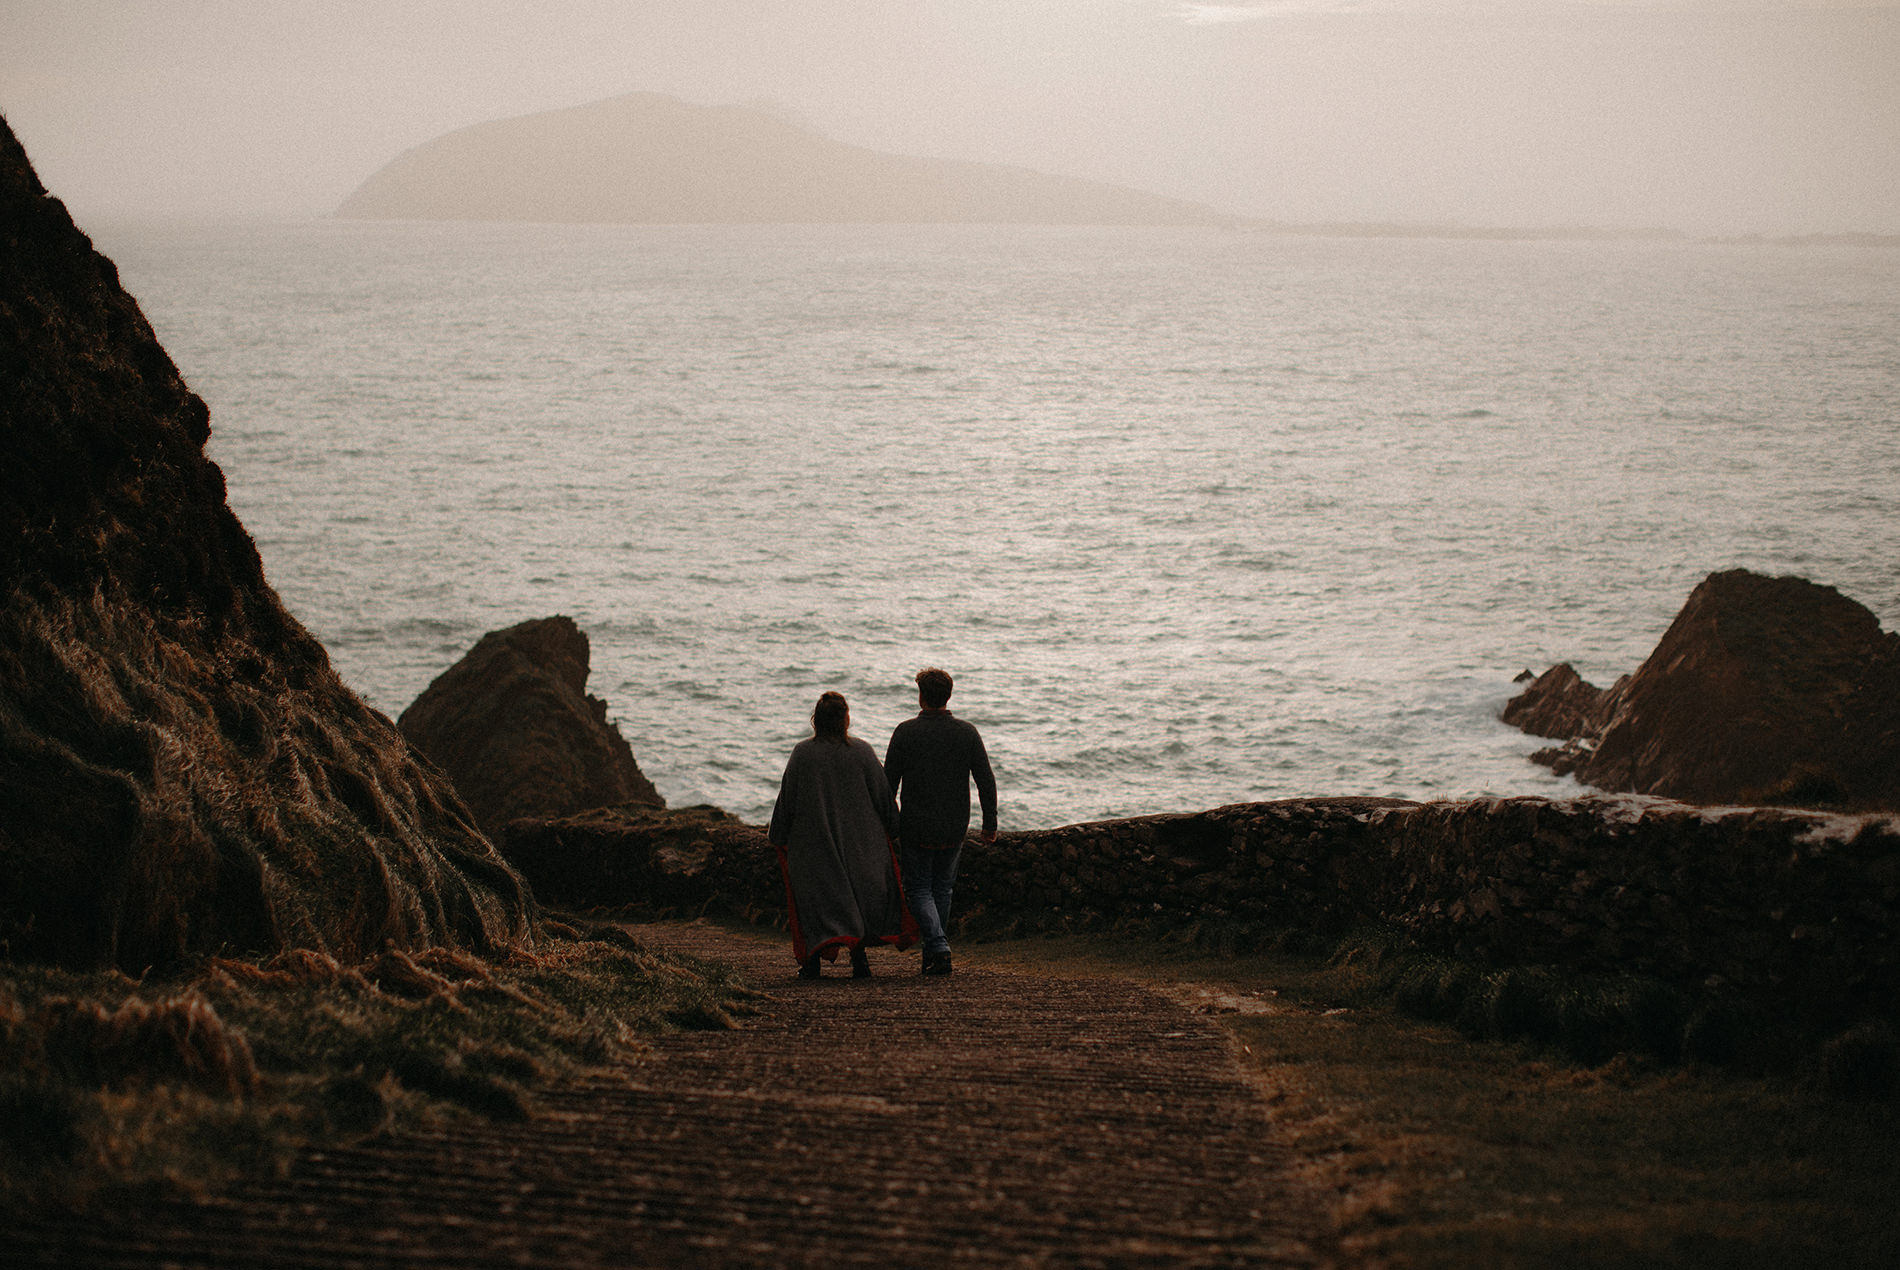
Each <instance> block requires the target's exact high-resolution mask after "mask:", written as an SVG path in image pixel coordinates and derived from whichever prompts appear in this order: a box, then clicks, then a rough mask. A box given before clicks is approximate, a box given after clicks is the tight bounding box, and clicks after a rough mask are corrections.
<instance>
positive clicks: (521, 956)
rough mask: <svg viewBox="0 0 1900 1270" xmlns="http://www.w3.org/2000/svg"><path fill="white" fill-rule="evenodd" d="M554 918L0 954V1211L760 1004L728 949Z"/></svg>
mask: <svg viewBox="0 0 1900 1270" xmlns="http://www.w3.org/2000/svg"><path fill="white" fill-rule="evenodd" d="M548 929H549V931H550V932H552V933H551V934H550V936H549V938H547V939H544V940H543V941H542V943H541V944H540V945H539V946H538V947H536V948H534V949H532V950H529V949H517V950H515V951H513V952H511V953H508V954H505V955H504V956H503V957H501V958H499V959H497V960H495V961H484V960H482V959H480V958H477V957H473V956H470V955H469V954H468V953H466V952H462V951H457V950H452V949H442V948H436V949H425V950H419V951H410V952H399V951H389V952H385V953H382V954H380V955H379V956H377V957H374V958H371V959H369V960H367V961H364V962H362V963H360V964H356V965H345V964H341V963H339V962H338V961H337V960H336V959H335V958H333V957H330V956H327V955H325V954H323V953H319V952H313V951H310V950H296V951H292V952H286V953H282V954H279V955H278V956H275V957H271V958H268V959H263V960H239V959H225V958H211V959H206V960H205V961H203V962H201V963H198V964H196V965H193V966H191V967H189V968H188V969H187V971H186V972H185V973H181V974H180V975H178V976H176V977H174V978H172V979H170V980H165V981H160V980H158V979H156V978H153V979H150V980H148V981H146V982H142V983H134V982H133V981H131V980H129V979H126V978H125V977H124V976H122V975H118V974H116V973H115V972H104V973H100V974H91V975H87V974H76V973H72V972H66V971H60V970H55V969H51V968H48V967H43V966H30V965H13V964H0V1214H4V1213H5V1212H8V1211H24V1210H26V1209H31V1208H39V1207H45V1206H55V1207H64V1208H71V1207H75V1206H79V1205H83V1204H85V1203H87V1202H89V1201H97V1200H99V1199H102V1198H104V1197H108V1196H110V1195H111V1194H113V1193H115V1192H116V1191H118V1190H121V1189H123V1188H128V1187H150V1186H159V1187H172V1188H179V1189H187V1190H195V1189H198V1187H199V1181H198V1179H208V1181H209V1183H210V1184H211V1185H212V1186H215V1185H217V1184H218V1183H219V1182H220V1181H221V1180H222V1179H225V1178H229V1177H232V1176H236V1175H239V1174H243V1173H253V1172H259V1171H264V1172H269V1171H273V1170H278V1169H281V1168H283V1167H284V1166H285V1165H286V1164H287V1162H288V1160H289V1159H290V1158H291V1157H292V1156H293V1155H294V1154H295V1152H296V1151H297V1150H298V1149H299V1148H301V1147H303V1146H305V1145H311V1144H322V1143H333V1142H341V1141H350V1140H355V1139H360V1138H363V1137H365V1136H368V1135H372V1134H377V1133H382V1132H387V1131H390V1130H393V1129H400V1128H405V1127H420V1126H424V1125H428V1124H431V1123H436V1122H438V1121H441V1120H444V1119H453V1118H455V1117H457V1116H465V1115H473V1116H481V1117H487V1118H492V1119H500V1120H522V1119H525V1118H528V1117H531V1116H533V1115H534V1114H535V1099H536V1093H537V1091H539V1090H542V1089H545V1088H547V1087H549V1086H551V1085H553V1084H555V1083H558V1082H561V1081H566V1080H572V1079H577V1078H580V1077H582V1076H585V1075H586V1074H588V1073H590V1072H593V1071H597V1070H599V1069H603V1068H607V1067H610V1066H614V1065H618V1064H622V1063H625V1062H627V1061H628V1060H630V1059H632V1058H633V1057H635V1056H636V1055H637V1054H638V1053H639V1052H640V1050H641V1049H642V1047H643V1042H642V1039H641V1038H642V1037H644V1036H648V1035H652V1034H655V1033H658V1032H662V1031H668V1030H673V1029H677V1028H681V1027H695V1028H698V1027H732V1026H735V1017H736V1016H738V1015H742V1014H744V1013H746V1012H747V1011H748V1010H749V1009H750V997H751V994H750V993H749V992H748V991H747V990H745V989H743V988H741V987H739V986H738V985H737V984H736V983H734V982H733V980H732V979H731V978H730V976H729V974H728V972H727V971H725V970H724V969H723V968H718V967H708V966H703V965H699V964H697V963H692V962H689V961H687V960H685V959H682V958H676V957H671V956H665V955H661V954H657V953H654V952H652V951H649V950H648V949H647V948H645V947H644V946H642V945H641V944H640V943H639V942H638V941H636V940H634V939H633V938H632V937H630V936H628V935H627V934H626V933H625V932H624V931H621V930H619V929H617V928H614V927H606V926H593V925H589V924H586V923H580V922H568V923H563V922H554V923H550V924H549V927H548Z"/></svg>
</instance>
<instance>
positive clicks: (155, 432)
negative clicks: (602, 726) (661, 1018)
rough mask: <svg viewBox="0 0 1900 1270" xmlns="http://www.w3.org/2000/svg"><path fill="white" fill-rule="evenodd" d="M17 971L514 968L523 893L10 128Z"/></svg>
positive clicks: (8, 683)
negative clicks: (417, 961) (306, 607)
mask: <svg viewBox="0 0 1900 1270" xmlns="http://www.w3.org/2000/svg"><path fill="white" fill-rule="evenodd" d="M0 419H4V429H5V437H6V447H7V454H6V462H5V463H4V464H0V950H4V952H5V954H6V955H7V956H10V957H12V958H16V959H35V960H44V961H52V962H57V963H61V964H66V965H73V966H97V965H117V966H119V967H121V968H123V969H125V970H127V971H130V972H131V973H134V974H136V973H138V972H140V971H141V970H143V969H144V968H145V967H147V966H151V965H155V964H165V963H170V962H175V961H177V960H179V959H181V958H183V957H186V956H188V955H190V954H193V953H209V952H224V953H234V952H247V951H249V952H269V951H274V950H280V949H285V948H290V947H307V948H313V949H319V950H323V951H325V952H328V953H331V954H333V955H335V956H338V957H345V958H356V957H362V956H366V955H369V954H372V953H374V952H376V951H379V950H382V949H384V948H388V947H402V946H416V945H434V944H450V945H465V946H473V947H476V948H493V947H499V946H502V945H505V944H508V943H511V942H513V941H516V940H520V939H523V938H526V937H529V936H530V935H531V934H532V921H533V919H532V916H531V906H532V901H531V899H530V897H529V895H528V894H527V891H526V889H525V888H524V887H523V885H522V883H521V880H520V878H519V877H518V876H517V875H516V874H515V873H514V871H513V870H512V869H510V868H509V867H508V866H507V864H506V863H505V862H504V861H503V860H502V859H501V857H500V855H499V854H498V853H497V852H496V851H495V850H494V848H493V847H492V846H491V845H490V844H489V843H488V842H487V841H486V840H485V839H484V838H483V837H482V836H481V834H480V833H479V832H478V831H477V830H476V828H475V826H474V824H473V822H472V821H471V819H470V818H469V815H468V813H467V811H466V809H465V808H464V807H463V806H462V804H461V803H460V801H459V800H458V799H457V798H456V796H455V793H454V791H453V790H452V789H451V788H450V786H449V784H448V782H447V781H445V780H443V779H442V778H441V777H440V776H439V775H435V774H432V773H430V772H428V771H426V770H424V769H423V768H422V767H421V766H420V765H418V764H417V763H416V762H415V761H414V759H413V758H412V756H411V754H410V751H409V748H408V746H407V745H405V744H404V743H403V741H402V738H401V736H400V735H399V734H398V733H397V731H396V728H395V725H394V724H393V723H391V722H390V721H389V720H388V719H387V718H385V717H383V716H382V715H380V714H378V713H376V712H375V711H373V710H371V709H369V708H368V707H367V706H365V705H364V704H363V703H362V702H361V701H360V700H359V699H358V698H357V697H356V696H355V695H354V694H353V693H351V692H350V691H349V689H347V688H346V687H344V685H343V684H342V682H341V681H340V680H339V679H338V678H337V676H336V674H335V673H334V672H333V671H332V670H331V668H330V663H329V659H328V657H327V655H326V654H325V653H324V650H323V648H322V647H321V646H320V645H319V644H318V643H317V641H316V640H315V639H314V638H312V637H311V636H310V634H309V633H308V632H307V631H305V630H304V629H303V627H301V626H300V625H298V623H297V622H296V620H295V619H293V618H292V617H291V616H290V614H289V613H287V612H286V611H285V610H284V608H283V605H282V604H281V603H280V602H279V601H278V598H277V596H276V595H275V593H273V592H272V590H271V588H270V587H269V586H268V585H267V584H266V582H265V580H264V574H263V570H262V567H261V566H260V564H259V562H258V557H257V551H256V549H255V547H254V546H253V544H252V542H251V539H250V536H249V535H248V534H246V533H245V532H244V529H243V527H242V526H241V525H240V524H239V523H238V521H237V519H236V517H235V516H233V515H232V513H231V510H230V508H229V507H228V506H227V505H226V503H225V498H224V477H223V474H222V473H221V472H220V471H219V470H218V468H217V466H216V465H215V464H213V463H212V462H211V461H210V460H209V459H208V458H206V457H205V452H204V446H205V440H206V438H207V436H208V435H209V430H210V429H209V419H208V415H207V412H206V409H205V405H204V403H203V402H202V401H201V400H199V399H198V398H197V397H196V396H194V395H193V394H192V393H191V392H189V391H188V390H187V389H186V387H185V384H184V382H183V380H182V379H181V378H180V377H179V374H178V370H177V368H176V367H175V366H174V365H173V364H172V362H171V359H170V358H168V357H167V356H166V355H165V352H164V350H163V349H162V348H160V347H159V344H158V341H157V339H156V338H155V337H154V336H153V334H152V329H151V327H150V326H149V325H148V324H147V323H146V321H145V318H144V316H143V315H142V314H141V313H140V312H139V308H138V305H137V304H136V303H135V302H134V301H133V300H132V298H131V297H130V296H129V295H127V294H126V293H125V291H124V290H123V289H122V288H121V287H120V285H119V282H118V275H117V271H116V270H115V269H114V268H113V266H112V262H111V261H109V260H106V259H105V258H104V257H103V256H100V255H99V254H98V253H96V252H95V251H93V249H92V244H91V242H90V241H89V240H88V239H87V238H86V237H85V235H84V234H82V233H80V232H79V230H78V229H76V228H75V227H74V226H73V223H72V220H71V218H70V217H69V216H68V215H67V213H66V209H65V207H64V206H62V205H61V203H60V202H59V201H58V200H57V199H55V198H52V197H50V196H49V195H48V194H47V192H46V190H45V189H44V187H42V186H41V185H40V182H39V180H38V178H37V177H36V176H35V175H34V173H33V170H32V167H31V165H30V164H29V163H28V161H27V158H26V154H25V152H24V151H23V150H22V149H21V147H20V145H19V143H18V142H17V141H16V140H15V139H14V137H13V134H12V132H11V131H10V130H9V129H7V128H6V127H5V125H4V124H0Z"/></svg>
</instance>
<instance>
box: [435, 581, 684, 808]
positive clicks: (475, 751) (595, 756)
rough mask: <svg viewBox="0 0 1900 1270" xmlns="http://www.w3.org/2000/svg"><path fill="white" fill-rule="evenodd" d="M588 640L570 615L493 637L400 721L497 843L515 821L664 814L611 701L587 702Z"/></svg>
mask: <svg viewBox="0 0 1900 1270" xmlns="http://www.w3.org/2000/svg"><path fill="white" fill-rule="evenodd" d="M587 663H588V646H587V636H586V634H585V633H583V632H582V631H581V629H580V627H578V626H576V625H575V624H574V620H573V619H572V618H568V617H546V618H540V619H538V620H536V621H532V622H523V623H521V624H520V625H519V626H511V627H509V628H508V629H507V630H504V631H490V632H489V633H488V634H486V635H484V636H482V637H481V639H480V640H478V641H477V642H476V644H475V647H473V648H471V649H469V650H468V653H467V655H465V656H464V657H463V658H462V660H461V661H459V662H457V663H455V665H453V666H451V667H449V668H448V669H447V670H446V671H444V672H443V673H442V674H441V675H439V676H437V678H436V680H435V682H434V683H432V684H430V685H429V686H428V687H427V688H426V689H424V690H423V693H422V695H421V696H420V697H417V698H416V700H415V703H414V704H413V705H411V706H410V707H409V708H408V709H407V710H405V711H403V712H402V718H401V719H400V720H399V721H398V722H399V724H400V726H401V728H402V732H403V735H404V736H406V737H408V738H409V740H410V741H411V742H412V743H413V744H414V745H415V747H416V748H417V749H419V750H421V751H422V752H423V753H424V754H426V755H427V756H428V757H429V758H431V759H433V760H434V761H435V762H437V763H439V764H441V766H442V768H443V770H444V771H446V772H448V774H449V777H450V779H452V780H453V781H454V782H455V786H456V788H457V789H459V790H461V791H462V796H463V798H465V799H467V801H468V805H469V806H470V807H471V808H473V809H474V812H475V818H476V821H477V822H478V823H479V824H480V825H481V826H482V828H483V829H484V830H486V831H487V832H488V834H489V835H490V836H491V837H493V838H494V839H495V840H496V841H500V835H501V830H502V827H503V826H504V825H506V824H507V823H508V822H509V821H511V820H519V819H527V818H533V819H537V820H539V819H548V818H551V817H556V816H567V815H572V814H573V813H575V812H580V811H587V810H590V809H592V808H596V807H609V806H613V805H615V804H617V803H641V804H644V805H646V806H650V807H664V806H665V805H666V801H665V800H664V799H662V798H661V797H660V795H659V791H658V790H656V789H654V788H653V783H652V782H651V781H649V780H648V779H647V778H646V777H645V776H644V775H642V774H641V772H640V767H639V764H637V763H635V762H634V759H633V750H632V749H631V748H630V747H629V746H628V745H627V742H626V739H625V738H624V737H622V736H621V735H620V730H619V729H618V728H616V727H614V726H613V725H612V724H610V723H608V722H607V703H606V702H604V701H602V700H600V698H598V697H590V696H588V695H587Z"/></svg>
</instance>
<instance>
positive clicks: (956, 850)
mask: <svg viewBox="0 0 1900 1270" xmlns="http://www.w3.org/2000/svg"><path fill="white" fill-rule="evenodd" d="M952 686H953V684H952V682H951V679H950V676H949V675H948V674H947V673H945V672H944V671H941V670H938V669H937V668H936V667H935V666H931V667H928V668H927V669H924V670H920V671H918V672H917V706H918V709H917V717H916V718H914V719H906V720H905V721H904V722H902V723H900V724H898V725H897V730H896V731H894V732H892V733H891V744H890V747H889V748H888V749H887V750H886V751H885V753H884V775H885V777H886V778H887V779H888V780H889V781H890V784H891V792H892V793H894V794H896V795H897V802H898V815H897V843H898V848H899V852H900V859H901V860H902V863H903V867H904V892H905V894H906V896H907V897H908V898H909V901H910V911H911V913H912V914H913V915H914V916H915V917H916V918H917V926H918V929H919V930H920V931H921V932H922V934H923V937H924V973H925V974H927V975H947V974H949V973H950V938H949V936H948V935H947V934H945V933H944V932H945V927H946V926H947V925H948V924H949V921H950V892H951V890H952V888H953V887H954V886H955V885H956V881H957V861H958V858H959V857H960V856H961V855H962V854H963V839H964V836H965V835H966V834H968V833H969V832H970V782H971V781H972V780H975V781H976V794H977V797H978V798H979V799H980V800H982V804H983V841H984V842H995V841H996V777H995V775H994V774H992V773H991V771H990V756H989V754H988V752H987V751H985V750H984V748H983V738H982V737H981V736H980V735H979V734H978V733H977V730H976V729H975V728H974V727H972V726H971V725H970V724H968V723H965V722H964V721H963V720H962V719H959V718H956V717H955V716H953V715H952V714H951V713H950V689H951V688H952Z"/></svg>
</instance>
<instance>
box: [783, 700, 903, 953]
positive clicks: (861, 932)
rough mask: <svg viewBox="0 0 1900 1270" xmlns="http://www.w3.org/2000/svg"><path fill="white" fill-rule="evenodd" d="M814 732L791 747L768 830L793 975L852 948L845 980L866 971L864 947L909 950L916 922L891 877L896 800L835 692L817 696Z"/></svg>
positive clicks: (894, 865) (894, 863)
mask: <svg viewBox="0 0 1900 1270" xmlns="http://www.w3.org/2000/svg"><path fill="white" fill-rule="evenodd" d="M811 727H812V736H811V738H810V739H809V740H805V741H800V742H799V743H798V744H797V745H796V746H794V747H793V748H792V757H791V761H790V762H788V763H786V765H785V778H784V780H782V781H781V782H779V791H778V802H777V804H776V805H774V806H773V808H772V827H771V829H770V830H769V832H768V836H769V837H770V838H771V840H772V845H773V846H774V847H776V848H778V862H779V869H780V871H781V872H782V873H783V874H784V875H785V897H786V901H787V904H788V907H789V910H790V913H791V918H792V956H794V957H796V958H797V959H798V962H799V967H798V977H799V978H801V979H816V978H818V959H819V958H820V957H823V958H824V959H825V960H827V961H836V960H837V958H838V950H839V949H840V948H844V949H848V950H849V951H850V953H851V974H852V977H853V978H858V979H863V978H868V977H869V976H870V973H871V963H870V962H869V961H867V960H866V959H865V956H864V949H865V946H866V945H868V944H896V945H897V946H898V947H899V948H908V947H910V946H911V945H912V944H913V943H915V942H916V941H917V921H916V919H915V918H913V917H912V916H911V915H910V906H909V905H908V904H906V903H905V902H904V889H903V886H902V884H901V883H900V882H899V881H898V876H897V852H896V850H895V848H894V847H893V846H892V845H891V840H892V837H893V836H894V835H895V834H896V832H897V804H896V802H895V801H894V800H893V799H892V798H891V787H890V784H889V783H888V782H887V781H885V779H884V768H883V767H882V766H880V765H879V763H878V761H877V752H876V751H875V750H873V749H872V748H871V747H870V746H869V745H867V744H865V743H864V742H863V741H860V740H858V739H857V738H856V737H854V736H852V735H851V708H850V706H848V705H847V704H846V703H845V699H844V698H843V697H842V696H841V695H839V694H838V693H835V692H827V693H826V694H825V695H824V696H822V697H820V698H818V705H817V707H816V708H815V709H813V710H812V712H811Z"/></svg>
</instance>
